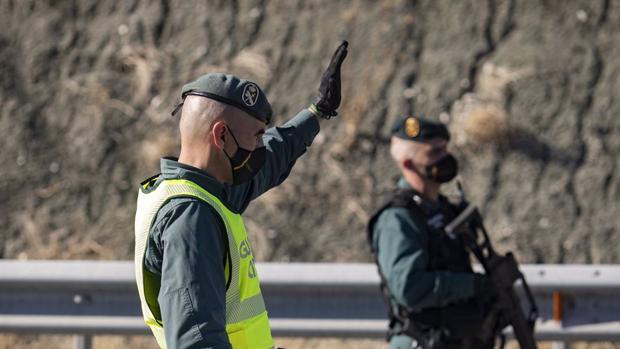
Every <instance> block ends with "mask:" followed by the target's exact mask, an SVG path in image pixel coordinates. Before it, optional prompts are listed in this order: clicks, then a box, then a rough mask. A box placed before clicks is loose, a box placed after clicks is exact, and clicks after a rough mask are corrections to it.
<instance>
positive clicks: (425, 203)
mask: <svg viewBox="0 0 620 349" xmlns="http://www.w3.org/2000/svg"><path fill="white" fill-rule="evenodd" d="M396 186H397V187H398V189H401V190H409V191H412V192H413V201H415V203H416V204H418V205H419V206H421V207H422V208H424V209H425V210H426V211H427V212H428V213H430V212H436V211H437V210H438V209H439V207H440V206H441V202H442V201H443V200H444V197H443V195H441V194H439V197H438V198H437V201H435V202H432V201H430V200H428V199H426V198H424V196H423V195H422V193H420V192H419V191H417V190H416V189H414V188H413V187H412V186H411V184H409V182H407V180H406V179H405V177H400V178H399V179H398V183H397V184H396Z"/></svg>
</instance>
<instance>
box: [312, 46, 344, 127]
mask: <svg viewBox="0 0 620 349" xmlns="http://www.w3.org/2000/svg"><path fill="white" fill-rule="evenodd" d="M348 46H349V43H348V42H347V41H346V40H343V41H342V43H341V44H340V46H338V49H336V52H335V53H334V56H333V57H332V60H331V61H330V62H329V66H328V67H327V69H326V70H325V72H324V73H323V76H322V77H321V86H319V95H318V96H317V97H315V98H314V101H313V103H312V105H311V106H310V111H312V112H316V111H318V114H319V116H322V117H324V118H326V119H329V118H331V117H334V116H336V115H338V113H337V112H336V109H338V107H339V106H340V66H341V65H342V61H344V58H345V57H346V56H347V52H348V51H347V47H348ZM315 114H316V113H315Z"/></svg>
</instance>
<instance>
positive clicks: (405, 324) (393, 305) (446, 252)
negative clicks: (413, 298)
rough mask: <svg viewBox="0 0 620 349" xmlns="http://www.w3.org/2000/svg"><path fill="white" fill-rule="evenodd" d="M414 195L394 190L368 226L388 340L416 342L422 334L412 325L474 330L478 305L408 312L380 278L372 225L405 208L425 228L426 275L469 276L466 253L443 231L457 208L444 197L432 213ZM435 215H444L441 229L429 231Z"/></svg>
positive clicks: (410, 192)
mask: <svg viewBox="0 0 620 349" xmlns="http://www.w3.org/2000/svg"><path fill="white" fill-rule="evenodd" d="M416 195H419V194H418V193H417V192H416V191H415V190H413V189H397V190H395V191H394V192H392V193H389V194H388V195H386V198H385V199H384V201H383V203H382V204H381V206H380V207H379V209H378V210H377V211H376V213H375V214H374V215H373V216H372V217H371V219H370V221H369V223H368V230H367V233H368V235H367V237H368V243H369V244H370V248H371V251H372V253H373V255H374V257H375V263H376V264H377V268H378V270H379V275H380V277H381V291H382V293H383V296H384V298H385V299H386V302H387V304H388V307H389V314H388V316H389V318H390V330H389V331H388V340H389V338H391V336H393V335H395V334H400V333H406V334H408V335H411V336H413V337H416V338H419V337H420V335H421V334H419V333H417V334H416V333H412V332H415V330H416V327H415V326H413V325H420V326H419V327H418V328H417V329H420V328H441V327H452V330H458V329H457V327H461V325H462V323H470V324H471V325H472V326H477V323H475V322H477V321H480V322H481V321H482V319H483V314H482V313H481V310H480V309H479V307H478V305H475V304H470V303H466V302H465V303H462V304H457V305H452V306H447V307H436V308H426V309H423V310H419V311H411V310H409V309H406V308H405V307H404V306H402V305H400V304H399V303H398V302H396V300H395V299H394V297H393V296H392V294H391V292H390V290H389V288H388V287H387V281H386V278H385V275H383V273H382V271H381V267H380V266H379V263H378V259H377V251H375V250H374V247H373V231H374V225H375V223H376V221H377V219H378V218H379V216H380V215H381V213H382V212H383V211H384V210H385V209H387V208H390V207H402V208H406V209H407V210H408V211H409V213H410V214H411V216H412V218H413V220H414V221H416V222H423V224H421V226H424V227H425V228H426V230H427V233H428V245H427V246H426V250H427V251H428V257H429V262H428V265H427V269H426V270H427V271H451V272H472V267H471V262H470V260H469V253H468V251H467V250H466V247H465V244H464V243H463V241H462V240H461V239H459V238H452V237H449V236H448V235H447V234H446V233H445V232H444V231H443V227H444V226H445V225H446V224H448V223H449V222H450V221H451V220H452V219H454V218H455V217H456V216H457V215H458V213H459V207H457V206H456V205H453V204H451V203H450V202H448V200H447V199H446V198H445V197H443V196H440V197H439V200H440V201H439V211H434V212H433V211H432V210H431V209H430V208H429V207H426V206H425V205H424V203H422V202H416V201H415V200H414V196H416ZM437 213H441V214H443V215H444V216H445V220H444V222H443V224H442V225H441V226H438V227H432V226H430V225H429V224H428V223H427V222H428V220H429V219H430V218H432V217H433V215H434V214H437ZM462 329H463V333H467V331H469V330H470V329H471V328H464V327H463V328H462ZM407 331H412V332H407ZM418 332H419V331H418ZM453 332H454V331H453Z"/></svg>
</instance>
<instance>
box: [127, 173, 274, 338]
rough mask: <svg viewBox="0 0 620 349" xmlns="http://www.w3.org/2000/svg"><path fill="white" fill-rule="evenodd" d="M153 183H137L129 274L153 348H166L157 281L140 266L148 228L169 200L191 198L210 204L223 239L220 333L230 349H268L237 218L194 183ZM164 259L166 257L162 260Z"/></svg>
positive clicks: (262, 309)
mask: <svg viewBox="0 0 620 349" xmlns="http://www.w3.org/2000/svg"><path fill="white" fill-rule="evenodd" d="M157 182H158V183H157V184H155V186H152V185H153V184H154V183H156V181H155V179H152V180H150V181H148V183H146V184H143V186H142V187H141V188H140V192H139V194H138V207H137V211H136V222H135V238H136V247H135V261H134V262H135V271H136V283H137V285H138V292H139V294H140V301H141V303H142V314H143V316H144V321H145V322H146V324H147V325H148V326H149V327H150V328H151V331H153V335H155V339H156V340H157V343H158V344H159V346H160V347H161V348H162V349H167V345H166V338H165V336H164V326H165V325H166V324H165V323H163V321H162V318H161V315H160V314H161V312H160V309H159V304H158V302H157V295H158V293H159V286H160V279H159V276H158V275H154V274H153V273H150V272H149V271H148V270H146V269H145V267H144V255H145V252H146V244H147V240H148V236H149V231H150V229H151V225H152V224H153V221H154V219H155V215H156V214H157V211H159V209H160V208H161V207H162V206H163V205H164V204H165V203H167V202H168V201H169V200H170V199H172V198H176V197H193V198H197V199H200V200H202V201H204V202H205V203H207V204H209V205H211V207H213V208H214V209H215V211H216V212H217V213H218V214H219V215H220V217H222V221H223V222H224V225H225V226H226V234H227V237H228V246H229V248H228V253H229V254H230V258H229V261H230V262H227V263H226V265H225V266H222V267H223V268H225V273H226V275H228V274H229V271H230V269H229V268H232V272H231V273H230V275H231V277H230V280H227V281H228V282H227V283H228V285H229V286H228V289H227V290H226V332H227V334H228V339H229V341H230V343H231V345H232V347H233V348H234V349H271V348H273V339H272V338H271V329H270V327H269V318H268V316H267V311H266V310H265V303H264V301H263V296H262V294H261V291H260V286H259V282H258V275H257V273H256V268H255V266H254V256H253V255H252V249H251V247H250V242H249V240H248V236H247V232H246V230H245V226H244V224H243V219H242V217H241V215H240V214H236V213H233V212H231V211H230V210H229V209H228V208H226V206H225V205H224V204H222V202H221V201H220V200H219V199H218V198H217V197H215V196H214V195H212V194H211V193H209V192H208V191H206V190H204V189H203V188H202V187H200V186H199V185H197V184H195V183H194V182H191V181H188V180H185V179H167V180H163V181H157ZM164 258H166V257H165V256H164Z"/></svg>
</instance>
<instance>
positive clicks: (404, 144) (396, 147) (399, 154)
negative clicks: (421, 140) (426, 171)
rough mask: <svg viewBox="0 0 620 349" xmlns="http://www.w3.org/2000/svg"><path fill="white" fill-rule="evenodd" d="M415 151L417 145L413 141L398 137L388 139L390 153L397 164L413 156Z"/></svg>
mask: <svg viewBox="0 0 620 349" xmlns="http://www.w3.org/2000/svg"><path fill="white" fill-rule="evenodd" d="M416 151H417V145H416V143H415V142H413V141H408V140H405V139H402V138H398V137H392V139H391V140H390V155H391V156H392V159H394V161H395V162H396V164H397V165H398V166H400V164H401V163H402V162H403V161H405V160H408V159H411V158H412V157H413V154H415V152H416Z"/></svg>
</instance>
